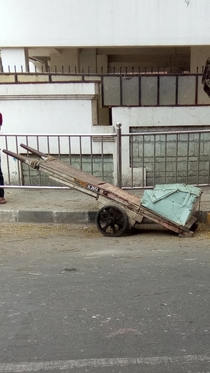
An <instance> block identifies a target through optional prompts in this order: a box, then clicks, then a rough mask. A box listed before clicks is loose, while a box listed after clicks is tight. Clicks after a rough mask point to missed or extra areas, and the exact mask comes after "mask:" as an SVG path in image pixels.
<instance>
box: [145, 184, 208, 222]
mask: <svg viewBox="0 0 210 373" xmlns="http://www.w3.org/2000/svg"><path fill="white" fill-rule="evenodd" d="M201 194H202V190H201V189H200V188H197V187H194V186H191V185H185V184H161V185H156V186H155V188H154V189H153V190H145V192H144V194H143V197H142V200H141V205H142V206H144V207H147V208H148V209H149V210H150V211H153V212H155V213H156V214H158V215H160V216H163V217H164V218H166V219H168V220H169V221H172V222H174V223H176V224H178V225H182V226H184V225H185V224H186V223H187V222H188V221H189V220H190V218H191V217H192V216H193V215H194V213H195V210H196V207H197V203H198V200H199V198H200V196H201Z"/></svg>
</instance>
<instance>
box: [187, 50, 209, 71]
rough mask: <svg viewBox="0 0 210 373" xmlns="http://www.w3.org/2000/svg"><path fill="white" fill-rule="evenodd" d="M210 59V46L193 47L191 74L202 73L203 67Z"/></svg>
mask: <svg viewBox="0 0 210 373" xmlns="http://www.w3.org/2000/svg"><path fill="white" fill-rule="evenodd" d="M208 57H210V46H207V45H204V46H193V47H191V54H190V72H191V73H192V74H193V73H196V72H197V67H198V73H202V67H204V66H205V63H206V60H207V58H208Z"/></svg>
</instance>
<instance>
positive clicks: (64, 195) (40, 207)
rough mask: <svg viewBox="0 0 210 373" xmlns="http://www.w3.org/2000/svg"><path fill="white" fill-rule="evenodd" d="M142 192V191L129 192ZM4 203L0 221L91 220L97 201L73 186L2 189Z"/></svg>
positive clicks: (209, 197) (209, 193)
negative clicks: (66, 187)
mask: <svg viewBox="0 0 210 373" xmlns="http://www.w3.org/2000/svg"><path fill="white" fill-rule="evenodd" d="M129 193H133V194H138V195H140V196H141V195H142V194H143V191H141V190H138V191H129ZM5 198H6V200H7V203H6V204H5V205H0V222H2V223H6V222H21V223H25V222H29V223H58V224H60V223H61V224H68V223H74V224H76V223H81V224H82V223H83V224H87V223H92V222H94V221H95V215H96V212H97V210H98V208H99V207H98V203H97V201H96V200H95V198H92V197H90V196H88V195H86V194H84V193H81V192H78V191H76V190H74V189H68V190H67V189H63V190H60V189H56V190H55V189H54V190H53V189H52V190H49V189H41V190H37V189H12V188H6V189H5ZM197 210H199V211H198V213H197V217H198V220H199V221H201V222H204V221H206V217H207V212H210V188H203V194H202V197H201V203H200V209H199V206H198V208H197Z"/></svg>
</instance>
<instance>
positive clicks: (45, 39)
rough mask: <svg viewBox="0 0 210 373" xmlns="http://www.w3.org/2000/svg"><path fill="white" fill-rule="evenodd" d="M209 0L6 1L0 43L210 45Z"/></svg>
mask: <svg viewBox="0 0 210 373" xmlns="http://www.w3.org/2000/svg"><path fill="white" fill-rule="evenodd" d="M208 14H210V2H209V0H146V1H145V0H124V1H122V0H115V1H113V0H76V1H75V0H59V1H58V0H30V1H29V0H6V1H1V12H0V47H21V46H23V47H32V46H34V47H41V46H43V47H46V46H56V47H59V46H61V47H65V46H66V47H69V46H71V47H73V46H75V47H76V46H80V47H85V46H89V47H90V46H93V47H96V46H125V45H126V46H137V45H140V46H151V45H156V46H157V45H162V46H164V45H180V46H181V45H199V44H200V45H208V44H209V17H208Z"/></svg>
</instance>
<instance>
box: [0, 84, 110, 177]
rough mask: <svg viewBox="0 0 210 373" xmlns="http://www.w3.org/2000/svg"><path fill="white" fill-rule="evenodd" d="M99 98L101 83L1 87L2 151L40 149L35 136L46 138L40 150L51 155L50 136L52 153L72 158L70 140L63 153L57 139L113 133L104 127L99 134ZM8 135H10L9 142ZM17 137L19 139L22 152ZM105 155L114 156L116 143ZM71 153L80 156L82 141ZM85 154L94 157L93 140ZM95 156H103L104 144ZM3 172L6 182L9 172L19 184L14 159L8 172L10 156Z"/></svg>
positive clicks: (96, 147)
mask: <svg viewBox="0 0 210 373" xmlns="http://www.w3.org/2000/svg"><path fill="white" fill-rule="evenodd" d="M97 95H98V85H97V83H96V84H95V83H72V84H65V83H62V84H53V83H52V84H49V83H48V84H45V83H43V84H0V97H1V105H0V111H1V113H2V114H3V126H2V131H1V133H0V148H2V149H3V148H6V146H8V149H9V150H11V151H15V152H17V151H18V152H21V151H22V152H24V151H23V150H22V149H21V148H20V147H19V144H20V143H21V142H22V143H25V144H26V143H27V142H28V145H29V146H31V147H34V148H37V136H36V135H34V136H33V134H37V135H38V134H39V135H41V136H42V137H41V138H40V140H39V149H40V150H41V151H42V152H48V140H47V136H49V137H50V135H52V136H51V138H50V140H49V143H50V153H51V154H59V152H60V153H61V154H69V142H68V137H67V136H66V137H65V138H61V140H60V149H59V144H58V139H57V137H53V135H55V134H59V135H65V134H66V135H68V134H71V135H73V134H89V135H91V134H92V133H97V132H98V133H99V134H100V133H104V132H108V133H110V132H113V128H112V127H111V126H110V128H109V129H108V131H105V127H104V126H100V128H99V130H98V131H97V128H98V127H99V126H95V125H96V124H97V105H96V100H97ZM6 134H9V135H10V136H8V137H7V140H6ZM24 134H25V135H24ZM13 135H18V150H17V148H16V139H15V136H13ZM26 135H28V137H27V136H26ZM44 135H46V136H44ZM6 141H7V144H6ZM103 151H104V154H110V155H112V154H113V143H111V144H109V143H105V144H104V149H103ZM71 152H72V154H74V155H78V154H80V141H79V137H75V138H72V140H71ZM82 152H83V154H85V155H88V154H91V148H90V138H89V137H87V138H83V139H82ZM92 152H93V154H96V155H100V154H101V152H102V149H101V144H100V141H98V142H94V144H93V148H92ZM2 169H3V172H4V175H5V181H6V182H7V181H8V179H9V174H8V172H9V173H10V177H11V181H12V183H14V184H16V183H17V178H18V164H17V162H16V161H15V160H14V159H12V158H10V160H9V170H8V163H7V159H6V156H5V154H2Z"/></svg>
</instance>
